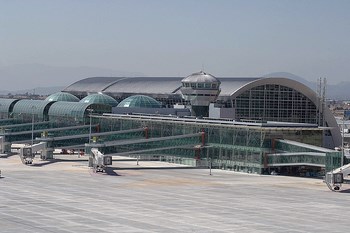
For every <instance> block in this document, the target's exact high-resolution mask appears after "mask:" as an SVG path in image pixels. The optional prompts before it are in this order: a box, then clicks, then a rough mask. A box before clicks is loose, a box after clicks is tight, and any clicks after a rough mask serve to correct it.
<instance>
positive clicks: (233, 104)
mask: <svg viewBox="0 0 350 233" xmlns="http://www.w3.org/2000/svg"><path fill="white" fill-rule="evenodd" d="M0 114H1V117H2V120H1V121H0V124H1V135H2V136H1V135H0V137H1V138H2V139H1V140H2V146H1V149H2V150H3V151H4V150H6V148H8V145H9V144H11V143H20V142H22V143H23V142H27V143H29V141H30V140H29V139H30V136H32V137H33V134H34V135H35V141H45V142H47V143H48V145H49V147H50V148H51V149H57V148H72V149H84V150H85V151H86V152H87V153H89V150H90V149H91V148H99V149H100V150H101V151H102V152H103V153H106V154H113V155H127V156H135V157H136V156H138V157H142V158H149V159H157V160H158V159H159V160H160V161H168V162H169V161H170V162H174V163H183V164H189V165H193V166H208V165H209V163H210V164H212V165H213V167H217V168H222V169H229V170H235V171H243V172H249V173H258V174H261V173H266V172H270V171H271V170H276V171H278V172H281V173H285V174H292V175H293V174H305V173H306V172H308V174H311V173H313V174H316V173H320V172H321V173H322V172H324V171H329V170H331V169H333V168H336V167H339V166H340V164H341V161H342V159H341V153H340V152H338V151H334V150H333V148H334V147H336V146H340V145H341V135H340V130H339V128H338V125H337V122H336V120H335V119H334V117H333V115H332V114H331V112H330V110H329V109H328V108H326V107H325V106H324V105H323V104H321V101H320V99H319V98H318V97H317V95H316V93H315V92H314V91H312V90H311V89H309V88H308V87H306V86H305V85H303V84H301V83H299V82H296V81H294V80H290V79H287V78H283V77H281V78H276V77H271V78H216V77H214V76H213V75H210V74H208V73H205V72H203V71H201V72H198V73H194V74H191V75H189V76H188V77H185V78H184V77H93V78H86V79H82V80H80V81H78V82H75V83H73V84H71V85H69V86H68V87H66V88H65V89H64V90H62V92H60V93H56V94H53V95H51V96H49V97H48V98H47V99H46V100H45V101H41V100H40V101H39V100H17V99H11V100H9V99H0ZM31 123H32V124H31ZM32 140H33V139H32ZM6 145H7V147H6ZM47 151H49V152H48V154H47V157H46V158H50V157H52V154H50V150H47Z"/></svg>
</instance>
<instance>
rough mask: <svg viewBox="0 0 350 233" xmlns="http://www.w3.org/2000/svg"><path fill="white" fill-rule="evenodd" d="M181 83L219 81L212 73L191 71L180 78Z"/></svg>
mask: <svg viewBox="0 0 350 233" xmlns="http://www.w3.org/2000/svg"><path fill="white" fill-rule="evenodd" d="M181 82H183V83H220V81H219V80H218V79H217V78H215V77H214V76H213V75H211V74H208V73H205V72H203V71H200V72H197V73H193V74H191V75H189V76H187V77H186V78H184V79H182V80H181Z"/></svg>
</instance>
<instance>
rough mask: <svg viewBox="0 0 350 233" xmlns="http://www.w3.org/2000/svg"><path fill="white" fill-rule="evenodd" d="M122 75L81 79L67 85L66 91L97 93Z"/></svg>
mask: <svg viewBox="0 0 350 233" xmlns="http://www.w3.org/2000/svg"><path fill="white" fill-rule="evenodd" d="M119 79H122V78H121V77H91V78H85V79H82V80H79V81H77V82H75V83H73V84H71V85H70V86H68V87H66V88H65V89H64V90H63V91H64V92H87V93H97V92H101V91H103V90H104V89H106V88H107V87H108V86H110V85H112V84H113V83H114V82H116V81H117V80H119Z"/></svg>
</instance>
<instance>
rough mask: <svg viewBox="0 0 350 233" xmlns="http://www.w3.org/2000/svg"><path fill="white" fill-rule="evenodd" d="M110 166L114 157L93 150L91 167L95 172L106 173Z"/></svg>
mask: <svg viewBox="0 0 350 233" xmlns="http://www.w3.org/2000/svg"><path fill="white" fill-rule="evenodd" d="M108 165H112V156H111V155H105V154H102V153H101V152H100V151H99V150H98V149H97V148H92V149H91V156H90V158H89V167H92V168H93V169H94V172H106V167H107V166H108Z"/></svg>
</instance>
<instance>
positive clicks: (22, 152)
mask: <svg viewBox="0 0 350 233" xmlns="http://www.w3.org/2000/svg"><path fill="white" fill-rule="evenodd" d="M38 151H41V158H42V159H46V157H48V154H52V151H53V150H52V149H50V148H47V143H46V142H39V143H37V144H33V145H27V146H24V147H21V148H20V149H19V157H20V158H21V161H22V163H23V164H32V163H33V160H34V158H35V154H36V152H38Z"/></svg>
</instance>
